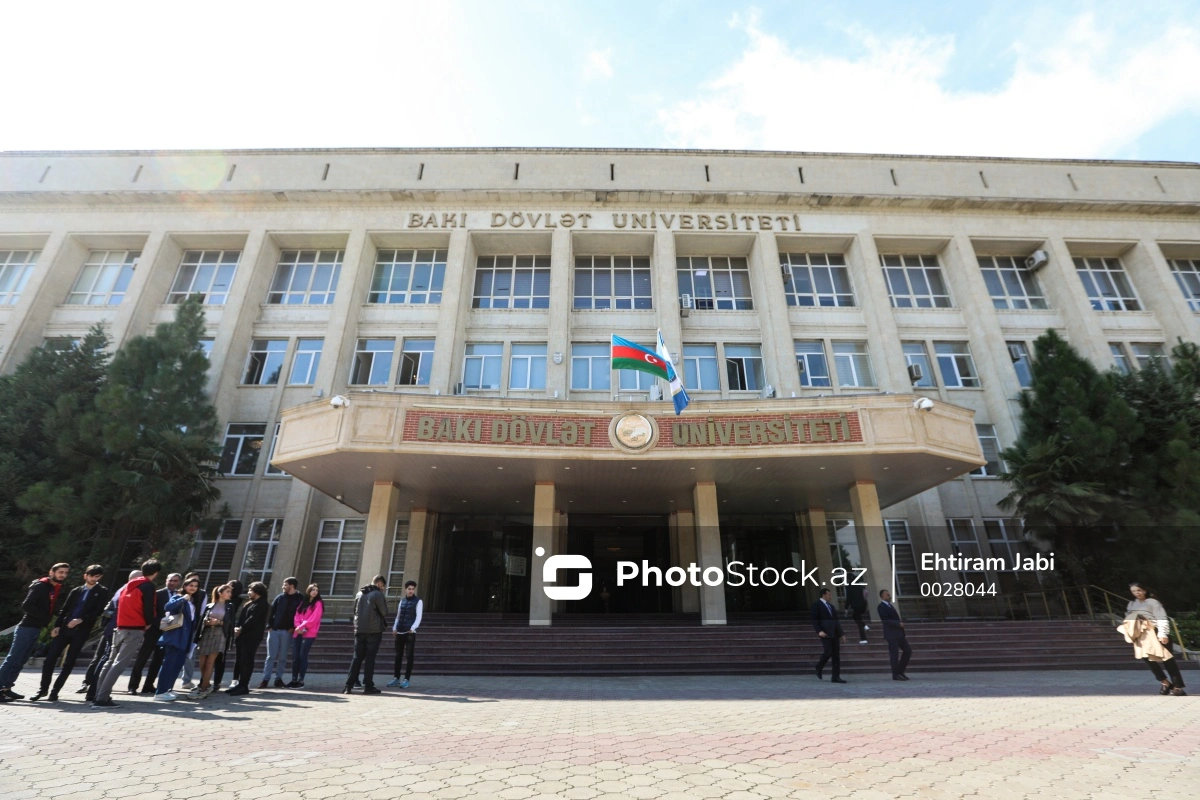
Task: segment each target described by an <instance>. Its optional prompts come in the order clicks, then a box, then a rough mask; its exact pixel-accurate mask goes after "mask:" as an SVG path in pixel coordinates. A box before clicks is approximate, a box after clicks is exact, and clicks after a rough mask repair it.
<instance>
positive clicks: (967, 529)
mask: <svg viewBox="0 0 1200 800" xmlns="http://www.w3.org/2000/svg"><path fill="white" fill-rule="evenodd" d="M946 524H947V525H948V526H949V528H950V547H951V549H953V551H954V555H956V556H959V557H961V558H983V551H982V550H980V549H979V538H978V537H977V536H976V535H975V520H973V519H970V518H969V517H968V518H965V519H948V520H946ZM958 574H959V577H960V578H961V579H962V580H963V581H964V582H966V583H980V582H982V581H983V580H984V579H985V577H986V573H984V572H983V571H981V570H960V571H959V573H958Z"/></svg>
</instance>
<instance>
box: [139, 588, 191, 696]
mask: <svg viewBox="0 0 1200 800" xmlns="http://www.w3.org/2000/svg"><path fill="white" fill-rule="evenodd" d="M182 585H183V576H182V575H180V574H179V573H178V572H172V573H171V574H170V575H168V576H167V585H166V587H164V588H162V589H159V590H158V592H157V593H156V596H155V598H154V605H155V608H156V609H157V613H156V614H155V617H154V622H153V623H151V625H150V627H149V628H147V629H146V636H145V638H144V639H142V647H141V649H140V650H138V654H137V660H136V661H134V662H133V672H132V673H131V674H130V676H129V693H130V694H137V693H138V683H139V682H141V680H142V670H146V681H145V683H143V684H142V694H154V693H155V691H156V689H155V688H154V681H155V679H157V678H158V671H159V670H160V669H161V668H162V661H163V649H162V648H161V647H159V646H158V638H159V637H160V636H162V630H161V629H160V628H159V625H160V624H161V623H162V618H163V615H164V614H165V613H167V612H166V607H167V601H168V600H170V599H171V598H172V597H174V596H175V594H176V592H178V591H179V587H180V586H182ZM147 662H149V669H147V668H146V665H147Z"/></svg>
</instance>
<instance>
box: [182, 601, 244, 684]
mask: <svg viewBox="0 0 1200 800" xmlns="http://www.w3.org/2000/svg"><path fill="white" fill-rule="evenodd" d="M232 597H233V587H232V586H230V585H229V584H228V583H226V584H224V585H223V586H218V587H217V588H215V589H213V591H212V600H211V602H209V604H208V605H207V606H206V607H205V609H204V615H203V617H202V618H201V620H200V625H199V631H200V642H199V645H198V654H199V658H200V685H199V686H197V687H196V689H195V690H194V691H193V692H192V693H191V694H190V695H189V698H190V699H193V700H203V699H204V698H206V697H208V696H209V695H210V694H212V692H213V685H212V676H213V669H214V667H216V664H217V659H218V658H219V657H220V656H221V654H222V653H224V652H225V647H226V644H227V643H228V641H229V640H230V639H231V638H233V622H234V613H233V609H232V602H231V598H232Z"/></svg>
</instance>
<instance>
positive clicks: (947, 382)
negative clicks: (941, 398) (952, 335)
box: [933, 342, 983, 389]
mask: <svg viewBox="0 0 1200 800" xmlns="http://www.w3.org/2000/svg"><path fill="white" fill-rule="evenodd" d="M933 349H934V352H935V353H936V354H937V360H938V369H940V370H941V373H942V384H943V385H944V386H946V387H948V388H951V389H978V388H979V387H980V386H982V385H983V384H982V383H981V382H980V380H979V372H978V371H977V370H976V369H975V359H973V358H971V348H970V347H969V346H968V345H967V343H966V342H934V343H933Z"/></svg>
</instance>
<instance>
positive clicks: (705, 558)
mask: <svg viewBox="0 0 1200 800" xmlns="http://www.w3.org/2000/svg"><path fill="white" fill-rule="evenodd" d="M692 497H693V504H694V505H695V514H696V551H697V554H698V555H699V563H700V571H701V575H703V572H704V570H706V569H708V568H709V567H716V568H717V569H722V568H723V567H724V564H723V563H722V562H721V522H720V517H719V516H718V514H717V485H716V484H715V483H713V482H712V481H703V482H701V483H697V484H696V488H695V489H693V490H692ZM725 623H726V617H725V585H724V584H721V585H720V586H709V585H708V584H704V585H702V586H701V587H700V624H701V625H724V624H725Z"/></svg>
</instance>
